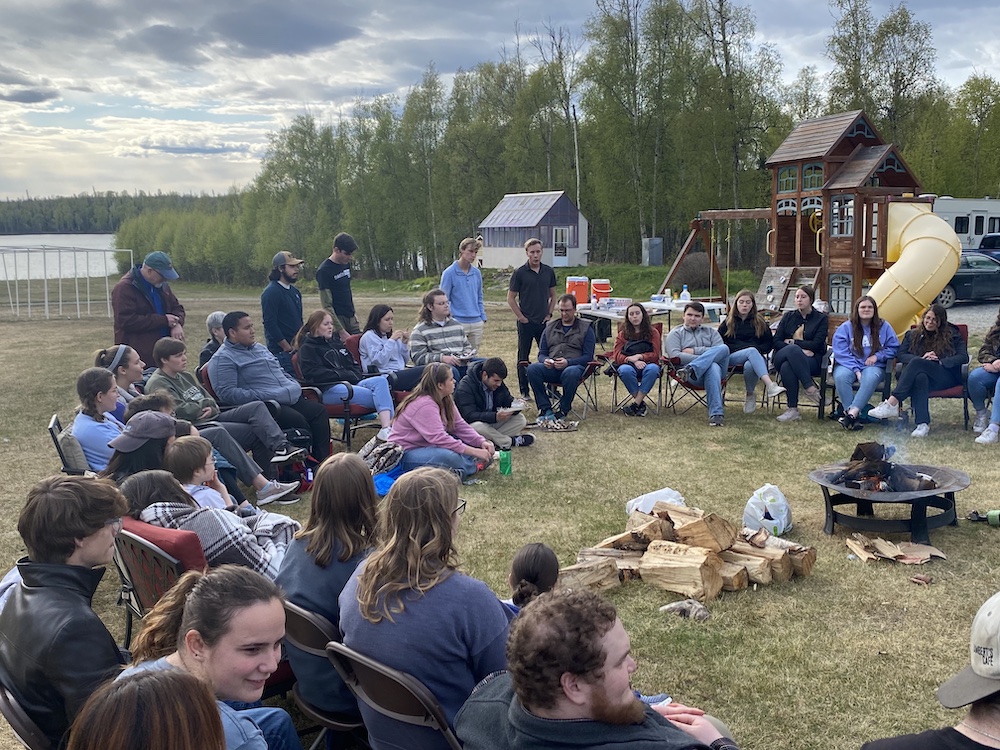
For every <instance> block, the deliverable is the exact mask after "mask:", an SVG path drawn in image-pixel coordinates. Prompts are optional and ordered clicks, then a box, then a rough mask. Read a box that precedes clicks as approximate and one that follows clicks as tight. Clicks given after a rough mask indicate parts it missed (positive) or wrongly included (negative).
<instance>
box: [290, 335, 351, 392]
mask: <svg viewBox="0 0 1000 750" xmlns="http://www.w3.org/2000/svg"><path fill="white" fill-rule="evenodd" d="M299 369H301V370H302V379H303V380H304V381H305V382H306V383H308V384H309V385H315V386H317V387H319V388H328V387H330V386H331V385H335V384H336V383H343V382H347V383H350V384H351V385H357V384H358V381H360V380H361V378H362V373H361V368H360V367H359V366H358V364H357V362H355V361H354V357H353V356H352V355H351V353H350V352H349V351H348V350H347V348H346V347H345V346H344V345H343V343H341V341H340V339H339V338H338V337H336V336H335V337H334V338H332V339H325V338H323V337H322V336H306V337H305V339H304V340H303V341H302V346H301V348H300V349H299Z"/></svg>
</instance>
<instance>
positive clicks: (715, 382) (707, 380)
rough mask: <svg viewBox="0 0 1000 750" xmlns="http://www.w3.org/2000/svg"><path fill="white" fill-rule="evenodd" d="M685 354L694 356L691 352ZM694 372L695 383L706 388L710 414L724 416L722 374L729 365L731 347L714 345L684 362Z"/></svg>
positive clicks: (711, 415) (693, 381)
mask: <svg viewBox="0 0 1000 750" xmlns="http://www.w3.org/2000/svg"><path fill="white" fill-rule="evenodd" d="M684 356H688V357H690V356H692V355H690V354H688V355H684ZM684 366H685V367H687V368H688V369H689V370H690V371H691V372H692V373H693V374H694V379H693V380H692V381H691V382H692V384H693V385H698V386H701V387H702V388H704V389H705V396H706V398H707V399H708V416H710V417H716V416H719V417H721V416H722V376H723V374H724V373H725V372H726V370H727V369H728V367H729V347H728V346H726V345H725V344H720V345H719V346H712V347H709V348H708V349H706V350H705V351H704V352H702V353H701V354H699V355H698V356H696V357H694V358H693V359H691V360H689V361H688V362H685V363H684Z"/></svg>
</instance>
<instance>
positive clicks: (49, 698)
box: [0, 558, 124, 748]
mask: <svg viewBox="0 0 1000 750" xmlns="http://www.w3.org/2000/svg"><path fill="white" fill-rule="evenodd" d="M17 569H18V571H19V572H20V574H21V579H22V582H21V584H20V586H18V587H17V589H15V590H14V591H13V592H12V593H11V596H10V598H9V599H8V600H7V604H6V605H5V606H4V608H3V611H2V612H0V681H2V682H3V683H4V684H5V685H6V686H7V688H8V689H9V690H11V692H13V693H14V695H15V697H16V698H17V700H18V702H19V703H20V704H21V706H22V708H24V710H25V712H27V714H28V716H30V717H31V718H32V720H33V721H34V722H35V723H36V724H37V725H38V727H39V729H41V730H42V732H43V733H44V734H45V735H46V736H47V737H48V738H49V740H50V741H51V743H52V747H53V748H56V747H65V744H66V737H65V736H64V735H66V733H67V730H68V729H69V726H70V724H72V722H73V718H74V717H75V716H76V714H77V712H78V711H79V710H80V707H81V706H82V705H83V703H84V701H86V700H87V698H89V697H90V695H91V693H93V692H94V690H96V689H97V688H98V687H99V686H100V685H101V684H102V683H104V682H105V681H107V680H108V679H110V678H111V677H113V676H114V675H115V674H116V673H117V672H118V670H119V667H120V665H121V664H123V663H124V659H123V658H122V652H121V651H120V650H119V648H118V645H117V644H116V643H115V640H114V638H112V636H111V633H109V632H108V629H107V628H106V627H105V626H104V623H103V622H101V619H100V618H99V617H98V616H97V613H96V612H94V610H93V609H92V608H91V600H92V598H93V596H94V592H95V591H96V590H97V585H98V584H99V583H100V581H101V578H103V577H104V572H105V569H104V568H93V569H90V568H84V567H81V566H78V565H66V564H60V563H34V562H31V561H30V560H28V558H23V559H21V560H19V561H18V563H17Z"/></svg>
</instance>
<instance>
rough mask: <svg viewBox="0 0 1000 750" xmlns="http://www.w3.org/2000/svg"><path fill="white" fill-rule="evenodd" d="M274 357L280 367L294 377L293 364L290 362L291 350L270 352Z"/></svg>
mask: <svg viewBox="0 0 1000 750" xmlns="http://www.w3.org/2000/svg"><path fill="white" fill-rule="evenodd" d="M271 353H272V354H273V355H274V358H275V359H276V360H278V364H279V365H281V369H282V370H284V371H285V372H287V373H288V374H289V375H291V376H292V377H293V378H294V377H295V366H294V365H293V364H292V353H291V352H271Z"/></svg>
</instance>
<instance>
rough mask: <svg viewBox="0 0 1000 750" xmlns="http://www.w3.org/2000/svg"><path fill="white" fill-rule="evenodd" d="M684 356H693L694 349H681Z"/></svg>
mask: <svg viewBox="0 0 1000 750" xmlns="http://www.w3.org/2000/svg"><path fill="white" fill-rule="evenodd" d="M681 352H683V353H684V354H694V347H691V346H689V347H688V348H687V349H681Z"/></svg>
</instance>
